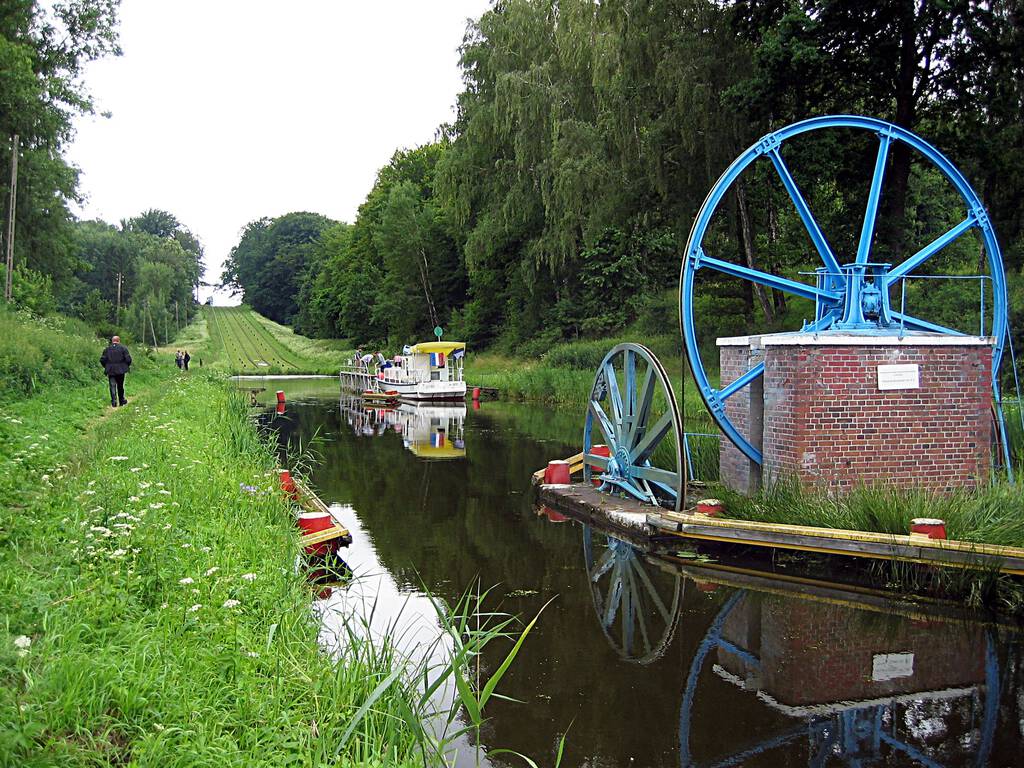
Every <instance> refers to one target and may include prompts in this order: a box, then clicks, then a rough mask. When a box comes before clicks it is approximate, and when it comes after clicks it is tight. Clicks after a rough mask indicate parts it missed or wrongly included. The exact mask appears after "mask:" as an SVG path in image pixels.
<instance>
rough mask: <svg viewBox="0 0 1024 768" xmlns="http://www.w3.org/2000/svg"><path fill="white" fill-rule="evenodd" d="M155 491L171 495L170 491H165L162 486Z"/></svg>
mask: <svg viewBox="0 0 1024 768" xmlns="http://www.w3.org/2000/svg"><path fill="white" fill-rule="evenodd" d="M157 493H160V494H163V495H164V496H170V495H171V492H170V491H165V490H164V489H163V488H161V489H160V490H159V491H157Z"/></svg>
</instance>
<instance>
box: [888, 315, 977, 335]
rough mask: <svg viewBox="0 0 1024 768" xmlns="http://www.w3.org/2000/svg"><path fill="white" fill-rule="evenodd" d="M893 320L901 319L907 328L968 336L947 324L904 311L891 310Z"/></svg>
mask: <svg viewBox="0 0 1024 768" xmlns="http://www.w3.org/2000/svg"><path fill="white" fill-rule="evenodd" d="M890 314H891V315H892V318H893V320H901V321H903V324H904V325H905V326H907V328H913V329H914V330H915V331H931V332H932V333H946V334H949V335H950V336H966V335H967V334H965V333H963V332H962V331H957V330H955V329H953V328H949V327H947V326H945V325H939V324H938V323H931V322H929V321H927V320H922V319H921V318H919V317H914V316H913V315H909V314H906V313H904V312H891V313H890Z"/></svg>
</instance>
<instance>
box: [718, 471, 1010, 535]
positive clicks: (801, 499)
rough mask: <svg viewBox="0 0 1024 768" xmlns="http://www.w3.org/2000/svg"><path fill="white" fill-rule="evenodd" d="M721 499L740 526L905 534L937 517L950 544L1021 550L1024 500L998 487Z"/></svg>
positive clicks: (795, 491)
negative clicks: (754, 523) (753, 523)
mask: <svg viewBox="0 0 1024 768" xmlns="http://www.w3.org/2000/svg"><path fill="white" fill-rule="evenodd" d="M721 493H722V494H723V496H725V497H726V499H727V503H728V509H729V516H730V517H735V518H738V519H741V520H758V521H762V522H770V523H787V524H793V525H813V526H818V527H821V528H836V529H845V530H855V531H874V532H877V533H890V534H906V533H907V531H909V530H910V521H911V520H912V519H913V518H915V517H937V518H941V519H943V520H945V521H946V531H947V534H948V535H949V537H950V538H952V539H958V540H961V541H973V542H978V543H984V544H1001V545H1005V546H1011V547H1024V495H1022V494H1021V493H1020V490H1019V489H1018V488H1016V487H1015V486H1012V485H1009V484H1007V483H1002V482H1000V483H995V484H993V485H992V486H990V487H987V488H983V489H980V490H974V491H967V490H964V491H958V492H955V493H952V494H938V493H933V492H929V491H925V490H917V489H897V488H887V487H859V488H855V489H853V490H852V491H851V492H850V493H849V494H848V495H845V496H829V495H826V494H824V493H820V492H815V491H813V490H808V489H804V488H801V487H800V486H799V484H797V483H795V482H788V481H787V482H777V483H774V484H772V485H769V486H767V487H766V488H764V489H763V490H762V491H761V492H760V493H758V494H757V495H756V496H753V497H747V496H744V495H742V494H738V493H735V492H732V491H729V490H727V489H724V488H723V489H721Z"/></svg>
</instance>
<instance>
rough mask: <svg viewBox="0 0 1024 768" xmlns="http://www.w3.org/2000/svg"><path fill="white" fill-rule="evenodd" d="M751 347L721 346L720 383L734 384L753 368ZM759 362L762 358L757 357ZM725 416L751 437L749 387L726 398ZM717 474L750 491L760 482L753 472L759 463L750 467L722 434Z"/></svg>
mask: <svg viewBox="0 0 1024 768" xmlns="http://www.w3.org/2000/svg"><path fill="white" fill-rule="evenodd" d="M750 356H751V355H750V348H749V347H748V346H738V345H737V346H727V347H725V346H723V347H719V350H718V359H719V364H720V365H721V386H722V387H725V386H726V385H727V384H730V383H732V382H733V381H735V380H736V379H738V378H739V377H740V376H742V375H743V374H744V373H746V372H747V371H748V370H750V365H751V363H750ZM758 362H760V359H759V360H758ZM725 415H726V416H727V417H728V419H729V421H731V422H732V424H733V425H734V426H735V427H736V429H737V430H738V431H739V433H740V434H741V435H743V436H744V437H747V438H748V439H749V438H750V432H749V429H750V388H749V387H743V389H741V390H740V391H739V392H737V393H736V394H735V395H733V396H732V397H730V398H729V399H728V400H726V401H725ZM718 467H719V470H718V475H719V479H720V480H721V482H722V483H723V484H724V485H726V486H727V487H729V488H732V489H734V490H737V491H740V492H741V493H750V492H751V491H752V490H753V489H754V488H756V486H757V483H756V482H755V481H754V478H752V476H751V475H752V474H754V473H756V472H759V471H760V470H759V469H758V468H757V467H756V465H755V466H754V467H753V469H752V467H751V462H750V460H749V459H748V458H747V457H746V454H744V453H743V452H742V451H740V450H739V449H738V448H737V447H736V446H735V445H733V444H732V441H731V440H730V439H729V438H728V437H726V436H725V435H722V436H721V438H720V439H719V448H718Z"/></svg>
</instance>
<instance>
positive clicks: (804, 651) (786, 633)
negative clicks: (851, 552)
mask: <svg viewBox="0 0 1024 768" xmlns="http://www.w3.org/2000/svg"><path fill="white" fill-rule="evenodd" d="M583 528H584V531H583V547H584V561H585V565H586V569H587V574H588V579H589V581H590V584H591V586H592V591H593V594H594V606H595V611H596V614H597V620H598V625H599V626H600V628H601V630H602V632H603V633H604V635H605V637H606V638H607V640H608V642H609V644H610V646H611V647H612V648H613V649H614V650H615V652H616V653H617V654H618V655H619V656H620V657H621V658H623V659H624V660H626V661H629V662H639V663H649V662H650V661H653V660H654V659H656V658H657V657H659V656H660V655H662V654H663V653H664V650H665V646H666V645H667V643H669V642H671V636H672V634H673V632H674V630H675V626H676V621H678V620H679V617H680V615H679V614H675V615H674V616H673V617H672V618H671V620H670V619H669V618H668V617H666V616H665V615H664V608H665V606H666V603H665V600H664V594H665V591H664V590H665V589H666V587H667V585H671V584H675V585H677V588H678V585H682V587H683V588H685V587H686V586H687V585H688V586H689V588H690V589H694V590H695V591H697V592H699V593H700V594H702V595H704V596H710V598H707V597H705V599H711V600H713V601H714V602H715V604H716V606H717V610H716V612H715V613H714V615H713V616H712V617H711V619H710V621H701V620H697V621H694V620H693V619H694V618H696V617H694V616H692V615H690V616H687V618H686V619H684V620H683V621H682V624H683V627H682V629H681V630H680V631H681V632H683V633H684V634H688V635H689V636H690V637H699V638H700V639H699V642H698V643H697V646H696V649H695V651H694V653H693V655H692V657H691V658H690V660H689V663H688V664H687V665H686V673H685V677H684V678H683V680H684V685H683V692H682V698H681V704H680V711H679V729H678V733H679V764H680V765H681V766H684V768H688V767H689V766H715V767H716V768H717V767H724V766H733V765H779V764H786V765H807V766H815V767H818V766H826V765H848V766H868V765H872V766H874V765H902V764H916V765H925V766H952V765H956V766H964V765H977V766H983V765H989V764H990V758H991V757H992V756H993V750H994V747H995V745H996V742H997V733H998V729H999V726H1000V694H1001V678H1003V677H1006V676H1007V675H1014V674H1015V676H1016V678H1017V680H1016V686H1017V688H1018V690H1019V685H1020V682H1019V656H1018V647H1017V646H1016V645H1013V646H1007V648H1008V650H1009V652H1008V653H1007V654H1006V658H1003V659H1002V660H1001V659H1000V655H999V652H998V647H999V638H998V633H997V630H996V629H995V628H994V627H991V626H985V625H983V624H981V623H976V622H971V621H964V620H962V619H958V618H953V617H950V616H941V615H928V614H922V613H917V612H914V613H912V614H910V615H901V614H900V613H899V612H891V611H892V609H893V608H894V606H892V605H886V604H885V598H883V597H879V596H875V595H864V594H858V593H848V594H845V595H844V594H843V591H842V588H834V587H833V588H827V589H824V590H822V593H821V594H818V595H817V596H813V595H808V594H803V593H802V592H801V591H800V590H801V589H803V588H806V586H805V585H800V586H797V585H794V584H790V583H786V582H782V581H778V580H776V581H774V582H773V581H772V580H771V579H767V578H765V577H764V576H753V577H751V576H746V577H744V576H736V575H733V576H731V577H730V578H728V579H725V580H718V579H717V578H716V576H715V574H714V572H713V571H710V572H709V571H706V570H705V569H694V568H691V569H687V568H686V567H685V566H681V565H672V564H669V563H666V562H664V561H662V560H661V559H658V558H652V557H649V556H646V555H644V554H643V553H642V552H640V551H639V550H637V549H636V548H634V547H633V546H631V545H630V544H629V543H627V542H624V541H620V540H617V539H615V538H614V537H611V536H604V535H603V534H596V533H595V532H594V531H592V530H590V526H584V527H583ZM602 540H603V546H602V545H601V544H600V543H599V542H601V541H602ZM688 571H689V572H688ZM694 576H696V577H697V578H694ZM744 578H746V579H748V580H750V581H753V582H756V584H757V588H755V587H754V586H746V587H741V588H735V587H736V586H737V581H742V580H743V579H744ZM658 581H660V582H661V583H662V584H663V587H662V588H661V592H659V589H658V587H656V586H655V583H656V582H658ZM716 593H719V594H716ZM645 602H646V603H647V604H648V605H653V606H654V608H655V609H656V610H654V611H653V612H652V611H647V613H646V614H645V612H644V611H643V605H644V603H645ZM651 613H653V614H654V615H655V616H656V617H659V618H661V619H662V624H663V625H665V627H666V628H665V630H664V635H663V637H664V638H667V639H665V640H663V642H661V643H651V642H649V637H648V636H647V635H646V634H644V627H645V626H646V625H645V623H644V621H643V619H642V617H643V616H645V615H647V616H649V615H650V614H651ZM616 628H617V629H618V631H616ZM634 629H635V630H636V631H634ZM637 632H639V633H640V634H639V637H638V635H637ZM1011 649H1012V650H1011ZM1015 698H1016V700H1015V699H1014V698H1013V697H1006V698H1005V699H1004V706H1006V708H1007V709H1010V708H1012V707H1013V705H1014V704H1016V713H1015V715H1013V714H1011V713H1010V712H1007V713H1006V715H1009V716H1004V719H1005V720H1007V721H1008V722H1005V723H1004V724H1003V725H1004V726H1007V725H1008V726H1009V729H1010V731H1011V733H1010V734H1009V738H1008V739H1006V740H1005V741H1006V743H1007V745H1008V746H1009V747H1010V750H1014V749H1016V750H1017V752H1016V753H1015V754H1017V758H1018V759H1019V757H1020V754H1019V748H1020V744H1019V733H1018V734H1013V733H1012V731H1014V730H1018V729H1022V728H1024V720H1022V719H1021V718H1022V715H1024V712H1022V711H1021V704H1022V702H1021V698H1020V695H1019V694H1018V696H1017V697H1015ZM741 708H742V710H745V711H746V715H745V717H743V718H742V719H740V721H739V722H737V718H736V714H737V713H738V712H739V711H740V709H741ZM758 709H760V710H761V711H758ZM722 719H724V720H725V721H726V724H727V727H728V726H729V725H732V726H738V727H735V728H731V729H730V732H729V733H728V735H727V736H726V737H725V738H721V736H722V735H723V734H722V731H723V729H722V727H721V726H715V725H714V721H715V720H722ZM709 726H710V727H709ZM709 736H710V737H711V738H709ZM715 736H717V738H715ZM1011 753H1012V752H1011ZM1005 754H1007V753H1004V757H1003V758H1001V759H999V760H995V761H992V764H995V765H1003V764H1010V763H1006V762H1005Z"/></svg>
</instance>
